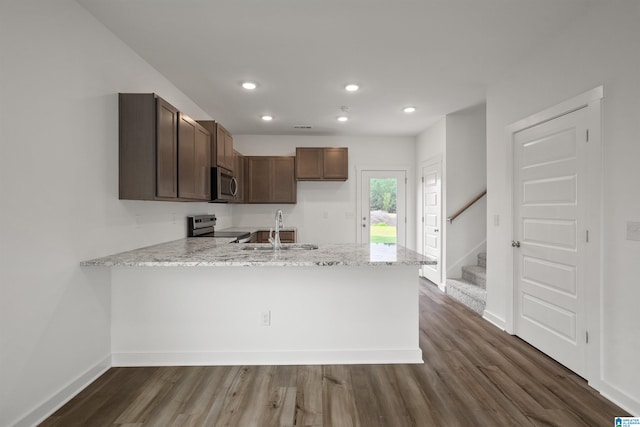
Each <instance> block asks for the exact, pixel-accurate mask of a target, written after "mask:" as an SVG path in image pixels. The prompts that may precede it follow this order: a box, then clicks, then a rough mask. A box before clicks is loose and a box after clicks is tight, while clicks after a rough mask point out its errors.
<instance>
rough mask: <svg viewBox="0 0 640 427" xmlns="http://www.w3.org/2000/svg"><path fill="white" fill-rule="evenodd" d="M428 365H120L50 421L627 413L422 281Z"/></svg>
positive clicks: (603, 422) (564, 418) (418, 420)
mask: <svg viewBox="0 0 640 427" xmlns="http://www.w3.org/2000/svg"><path fill="white" fill-rule="evenodd" d="M420 292H421V295H420V347H421V348H422V352H423V359H424V362H425V363H424V364H422V365H344V366H237V367H215V366H198V367H161V368H158V367H150V368H112V369H110V370H109V371H107V372H106V373H105V374H104V375H103V376H101V377H100V378H99V379H98V380H96V381H95V382H94V383H93V384H91V385H90V386H89V387H87V388H86V389H85V390H84V391H82V392H81V393H80V394H79V395H78V396H76V397H75V398H74V399H72V400H71V401H70V402H69V403H67V404H66V405H65V406H63V407H62V408H61V409H59V410H58V411H57V412H56V413H55V414H53V415H52V416H51V417H49V418H48V419H47V420H45V422H44V423H43V424H42V425H44V426H65V427H67V426H114V425H121V426H238V427H252V426H256V427H270V426H277V427H290V426H298V427H302V426H305V427H311V426H325V427H337V426H361V427H377V426H380V427H403V426H563V427H567V426H581V427H582V426H611V425H613V418H614V416H625V415H627V416H629V415H628V414H627V413H626V412H625V411H623V410H622V409H620V408H619V407H617V406H616V405H614V404H613V403H611V402H609V401H607V400H606V399H604V398H603V397H601V396H600V395H599V394H598V393H597V392H596V391H594V390H593V389H591V388H589V386H587V384H586V382H585V381H584V380H583V379H582V378H580V377H578V376H577V375H575V374H573V373H572V372H570V371H569V370H567V369H565V368H564V367H563V366H561V365H559V364H557V363H556V362H554V361H553V360H551V359H549V358H548V357H546V356H545V355H544V354H542V353H540V352H539V351H537V350H536V349H534V348H532V347H531V346H529V345H528V344H526V343H525V342H523V341H521V340H520V339H518V338H516V337H513V336H510V335H508V334H506V333H504V332H501V331H499V330H498V329H496V328H495V327H493V326H492V325H490V324H489V323H487V322H486V321H484V320H482V319H481V318H480V316H478V315H477V314H475V313H474V312H472V311H471V310H469V309H467V308H466V307H464V306H463V305H461V304H459V303H458V302H456V301H454V300H452V299H451V298H449V297H447V296H446V295H443V294H442V293H440V291H439V290H438V289H437V288H436V287H435V286H433V285H431V284H430V283H428V282H426V281H421V290H420Z"/></svg>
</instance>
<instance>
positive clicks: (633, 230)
mask: <svg viewBox="0 0 640 427" xmlns="http://www.w3.org/2000/svg"><path fill="white" fill-rule="evenodd" d="M627 240H635V241H640V221H627Z"/></svg>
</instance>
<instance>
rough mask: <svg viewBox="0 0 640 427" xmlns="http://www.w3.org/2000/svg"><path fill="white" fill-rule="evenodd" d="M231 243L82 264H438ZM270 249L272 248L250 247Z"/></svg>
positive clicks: (201, 240)
mask: <svg viewBox="0 0 640 427" xmlns="http://www.w3.org/2000/svg"><path fill="white" fill-rule="evenodd" d="M246 246H247V244H244V243H229V239H223V238H207V237H188V238H185V239H180V240H175V241H172V242H167V243H161V244H158V245H154V246H149V247H146V248H141V249H135V250H132V251H128V252H122V253H119V254H115V255H110V256H106V257H102V258H96V259H92V260H89V261H83V262H82V263H80V265H81V266H84V267H197V266H202V267H251V266H253V267H270V266H273V267H328V266H394V265H397V266H401V265H405V266H406V265H416V266H419V265H427V264H436V261H435V260H434V259H432V258H428V257H425V256H422V255H420V254H418V253H416V252H414V251H412V250H410V249H407V248H405V247H403V246H396V245H384V244H375V245H361V244H349V243H332V244H321V245H318V249H314V250H281V251H277V252H275V251H273V250H244V249H243V248H244V247H246ZM251 246H264V247H269V246H270V244H268V243H263V244H257V245H256V244H251Z"/></svg>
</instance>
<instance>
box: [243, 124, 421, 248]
mask: <svg viewBox="0 0 640 427" xmlns="http://www.w3.org/2000/svg"><path fill="white" fill-rule="evenodd" d="M233 144H234V148H235V149H236V150H238V151H239V152H241V153H242V154H244V155H247V156H263V155H295V151H296V147H331V146H335V147H348V148H349V179H348V180H347V181H344V182H327V181H324V182H304V181H301V182H298V203H297V204H295V205H286V204H282V205H277V204H267V205H235V206H233V223H234V225H236V226H242V225H267V226H268V225H271V224H272V223H273V216H274V212H275V211H276V210H277V209H282V211H283V213H284V219H285V226H293V227H298V232H299V234H298V240H299V241H301V242H313V243H352V242H356V241H357V240H356V232H359V227H360V221H358V220H357V218H356V202H357V197H356V193H357V192H356V184H357V183H358V177H357V174H356V167H362V166H367V167H369V166H378V167H382V166H389V167H397V168H398V169H407V168H408V169H409V176H408V187H407V195H410V194H414V192H415V190H414V188H415V187H414V184H413V183H414V178H413V176H414V165H415V161H414V138H411V137H353V136H342V137H337V136H336V137H334V136H311V135H310V136H291V135H269V136H267V135H234V137H233ZM406 246H407V247H409V248H411V249H413V248H415V199H414V198H413V197H407V241H406Z"/></svg>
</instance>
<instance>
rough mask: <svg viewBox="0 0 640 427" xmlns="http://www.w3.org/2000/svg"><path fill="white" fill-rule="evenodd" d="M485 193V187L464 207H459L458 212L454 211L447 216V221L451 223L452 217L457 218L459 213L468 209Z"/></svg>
mask: <svg viewBox="0 0 640 427" xmlns="http://www.w3.org/2000/svg"><path fill="white" fill-rule="evenodd" d="M485 194H487V189H486V188H485V189H484V191H483V192H482V193H480V194H478V195H477V196H476V197H475V198H474V199H473V200H471V201H470V202H469V203H467V204H466V205H464V207H463V208H462V209H460V210H459V211H458V212H456V213H454V214H453V215H451V216H450V217H449V218H447V221H448V222H449V223H452V222H453V220H454V219H456V218H458V216H460V214H461V213H462V212H464V211H466V210H467V209H469V208H470V207H471V206H472V205H473V204H474V203H475V202H477V201H478V200H480V199H482V197H484V195H485Z"/></svg>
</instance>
